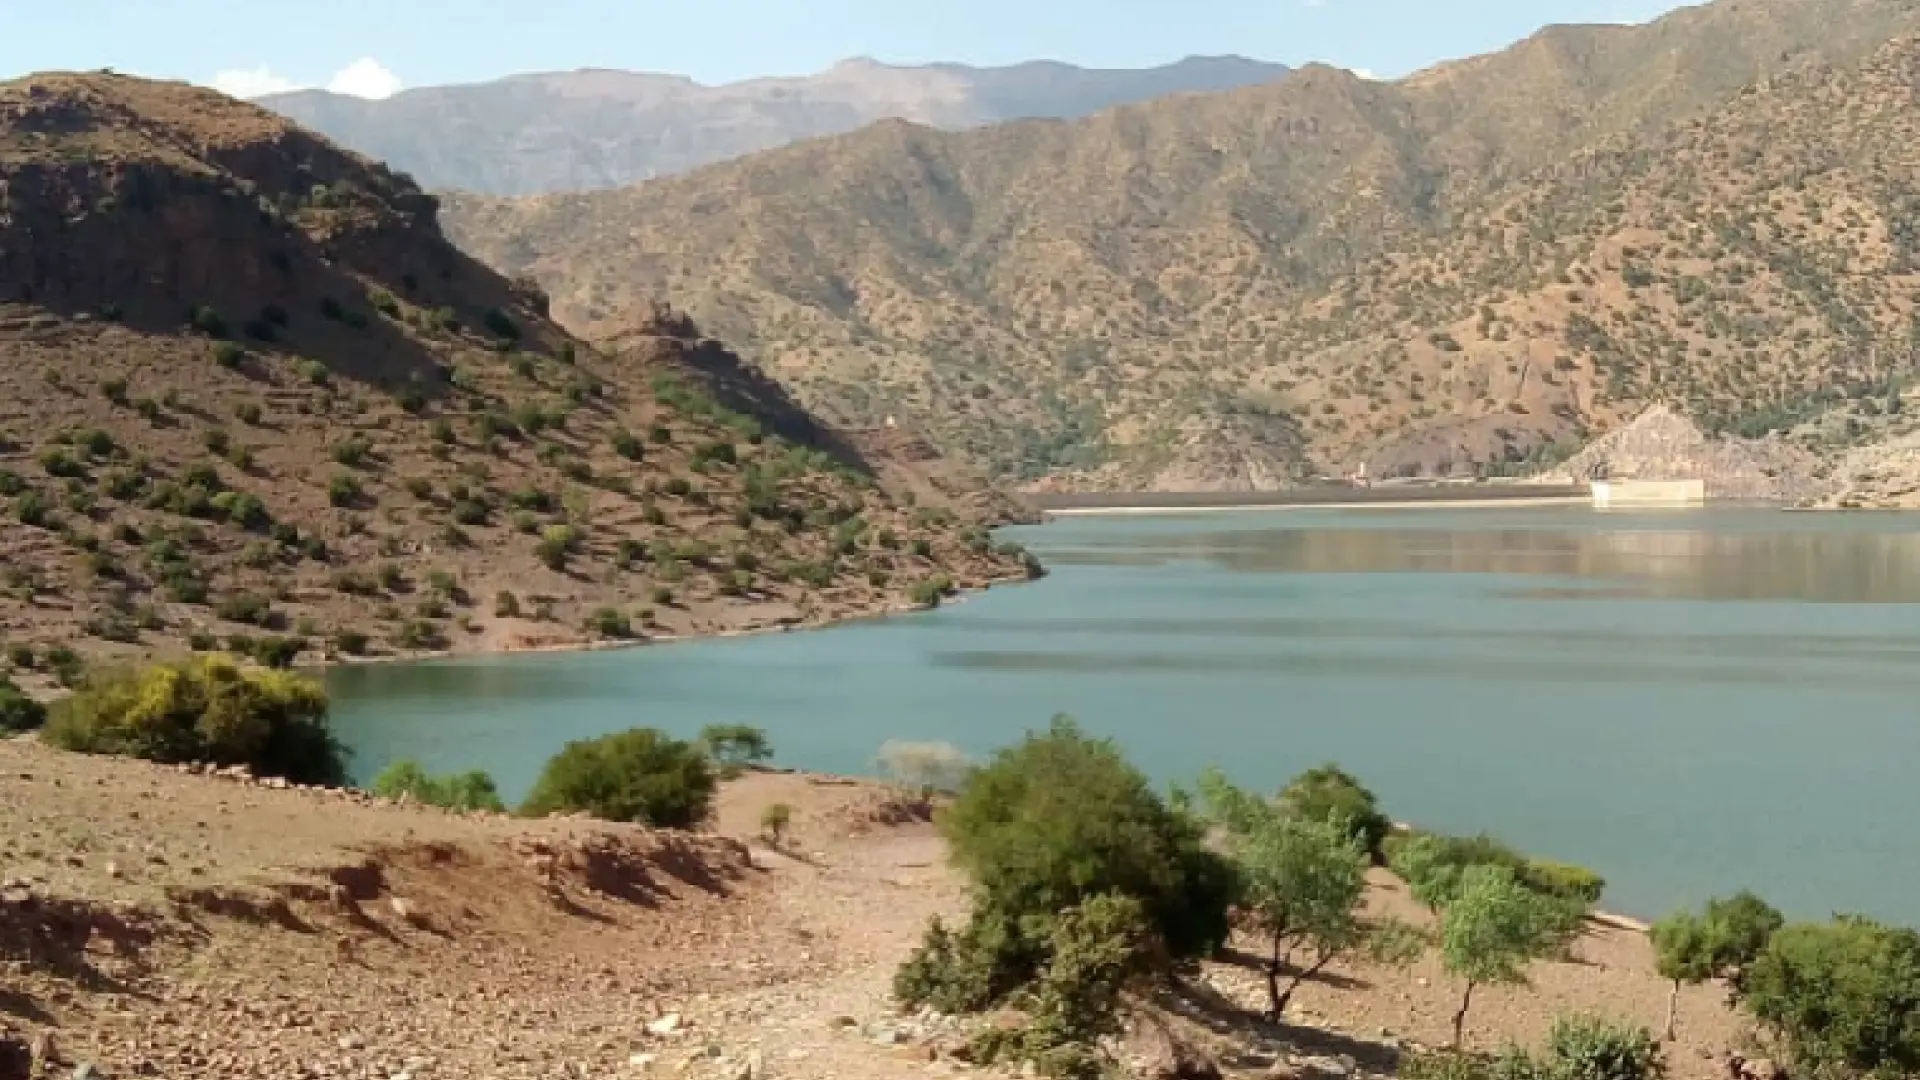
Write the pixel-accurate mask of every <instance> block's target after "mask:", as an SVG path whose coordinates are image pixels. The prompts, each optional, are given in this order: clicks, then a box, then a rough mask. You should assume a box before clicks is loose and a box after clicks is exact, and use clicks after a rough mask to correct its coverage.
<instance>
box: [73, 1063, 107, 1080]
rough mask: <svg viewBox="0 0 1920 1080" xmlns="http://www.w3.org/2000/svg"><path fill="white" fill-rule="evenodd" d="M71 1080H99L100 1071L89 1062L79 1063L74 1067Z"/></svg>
mask: <svg viewBox="0 0 1920 1080" xmlns="http://www.w3.org/2000/svg"><path fill="white" fill-rule="evenodd" d="M73 1080H100V1070H99V1069H97V1068H95V1067H94V1066H93V1064H92V1063H91V1062H81V1063H80V1064H79V1065H77V1066H75V1067H74V1070H73Z"/></svg>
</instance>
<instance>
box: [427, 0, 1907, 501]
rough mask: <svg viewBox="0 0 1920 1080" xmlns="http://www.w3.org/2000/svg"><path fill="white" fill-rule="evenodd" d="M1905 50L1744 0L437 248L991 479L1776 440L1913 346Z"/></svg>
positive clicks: (1263, 475) (1144, 476) (755, 159)
mask: <svg viewBox="0 0 1920 1080" xmlns="http://www.w3.org/2000/svg"><path fill="white" fill-rule="evenodd" d="M1916 33H1920V0H1720V2H1718V3H1714V4H1709V5H1705V6H1701V7H1694V8H1685V9H1681V10H1680V11H1678V12H1676V13H1674V14H1672V15H1669V16H1667V17H1665V18H1663V19H1660V20H1658V21H1656V22H1654V23H1652V24H1648V25H1645V26H1638V27H1612V26H1583V27H1554V28H1550V29H1548V30H1545V31H1542V32H1541V33H1539V34H1536V35H1534V36H1533V37H1531V38H1529V39H1527V40H1525V41H1523V42H1520V43H1518V44H1516V45H1515V46H1513V47H1512V48H1509V49H1506V50H1504V51H1502V52H1500V53H1497V54H1493V55H1491V56H1487V57H1478V58H1474V59H1470V60H1463V61H1458V62H1454V63H1449V64H1445V65H1441V66H1439V67H1436V68H1433V69H1429V70H1427V71H1424V72H1421V73H1419V74H1417V75H1414V76H1411V77H1408V78H1406V79H1401V80H1397V81H1394V82H1385V83H1383V82H1370V81H1366V80H1362V79H1359V78H1356V77H1354V76H1353V75H1352V74H1350V73H1348V72H1344V71H1339V70H1336V69H1333V68H1329V67H1325V66H1321V65H1311V66H1307V67H1303V68H1301V69H1299V70H1298V71H1295V72H1294V73H1293V74H1291V75H1289V76H1288V77H1287V78H1285V79H1283V80H1280V81H1278V82H1275V83H1271V84H1267V85H1262V86H1257V87H1249V88H1244V89H1240V90H1235V91H1229V92H1225V93H1217V94H1195V95H1183V96H1178V97H1172V98H1163V99H1160V100H1156V101H1152V102H1146V103H1140V104H1135V105H1129V106H1124V107H1121V108H1117V109H1112V110H1107V111H1104V112H1102V113H1099V114H1097V115H1095V116H1092V117H1088V118H1084V119H1081V120H1076V121H1070V122H1022V123H1007V124H998V125H994V126H992V127H988V128H981V129H974V130H969V131H964V132H946V131H940V130H936V129H933V128H931V127H928V126H924V125H915V124H911V123H902V122H888V123H881V124H875V125H873V126H870V127H868V128H866V129H863V130H862V131H860V132H857V133H854V134H850V135H845V136H839V137H835V138H830V139H818V140H811V141H808V142H805V143H802V144H799V145H795V146H789V147H785V148H782V149H780V150H775V151H769V152H766V153H762V154H756V155H753V156H750V157H748V158H745V159H742V160H739V161H735V162H729V163H726V164H722V165H716V166H711V167H709V168H706V169H702V170H700V171H698V172H695V173H693V174H690V175H686V176H680V177H674V178H671V179H667V180H661V181H657V182H653V183H647V184H641V185H638V186H635V187H631V188H627V189H623V190H618V191H607V192H593V193H585V194H570V195H549V196H544V197H541V198H534V199H518V200H512V199H496V198H485V197H478V196H472V195H450V196H449V197H448V199H447V201H446V208H447V218H448V225H449V231H450V235H451V236H452V237H453V239H454V241H455V242H456V243H458V244H460V245H462V246H463V247H465V248H466V249H467V250H469V251H471V252H473V253H474V254H475V255H477V256H479V257H480V258H482V259H483V260H485V261H487V262H489V263H490V264H492V265H494V266H495V267H497V268H499V269H501V270H503V271H504V272H506V273H508V274H510V275H516V276H517V275H529V276H532V277H534V278H536V279H537V280H539V281H540V282H541V284H542V285H543V286H545V287H546V288H547V289H548V290H549V292H550V294H551V297H552V300H553V312H554V315H555V316H556V317H557V318H559V319H560V320H561V321H562V322H564V323H565V324H567V325H568V326H570V327H572V328H574V329H576V330H578V331H580V332H582V333H585V334H587V335H589V336H595V335H597V334H599V333H601V332H602V331H603V330H604V329H605V328H607V327H613V326H618V325H619V324H620V323H621V322H622V321H624V320H625V319H626V318H627V315H626V312H627V311H628V310H630V309H631V308H632V307H633V306H634V304H635V303H636V302H638V301H641V300H645V299H649V298H656V297H667V298H671V300H672V301H673V302H674V303H675V304H677V305H680V306H683V307H685V308H686V309H687V310H688V311H690V312H692V313H693V314H694V315H695V317H697V318H699V319H700V320H701V321H702V325H706V326H710V327H712V328H713V329H714V331H715V332H716V333H717V334H718V335H719V336H720V337H722V338H723V339H725V340H728V341H732V342H737V343H739V344H740V345H741V346H742V347H743V350H744V352H745V354H746V355H747V356H749V357H750V358H752V359H754V360H756V361H757V362H758V363H759V364H760V365H761V366H762V367H763V369H764V370H766V371H767V372H768V373H769V374H771V375H772V376H773V377H774V378H776V379H778V380H779V381H781V382H782V383H783V384H785V385H786V386H787V387H788V388H789V389H790V390H791V391H792V392H793V393H794V394H795V396H796V397H797V398H798V399H799V400H800V401H801V402H803V403H804V404H805V405H807V406H808V407H809V408H811V409H814V410H816V411H819V412H822V413H824V414H825V415H828V416H831V417H835V418H839V419H841V420H843V421H844V422H846V423H848V424H850V425H857V426H870V425H872V424H876V423H880V422H882V421H883V420H884V418H885V417H887V416H896V417H898V418H900V420H901V421H902V422H904V423H907V424H908V425H910V426H911V427H913V428H915V429H916V430H919V431H924V432H926V433H927V435H928V437H929V438H930V439H931V440H932V441H933V442H934V443H935V444H936V445H937V446H939V447H940V448H941V449H943V450H945V451H947V452H949V453H952V454H956V455H959V456H961V457H963V458H964V459H966V460H969V461H971V462H973V463H975V464H977V465H979V466H982V467H984V468H985V469H986V470H987V471H988V472H989V473H990V474H992V475H993V476H995V477H997V478H1000V479H1002V480H1007V481H1011V482H1018V483H1028V484H1034V485H1039V486H1044V487H1046V488H1048V489H1053V490H1062V489H1064V490H1204V489H1210V488H1220V487H1241V488H1247V487H1271V486H1278V485H1280V484H1284V483H1286V482H1289V481H1290V480H1291V479H1292V478H1295V477H1299V476H1303V475H1312V474H1314V473H1319V472H1329V473H1332V472H1343V471H1347V470H1351V469H1354V468H1357V467H1358V466H1359V465H1361V464H1364V465H1366V466H1367V468H1368V471H1369V473H1370V474H1371V475H1374V476H1386V475H1419V474H1424V475H1454V474H1471V473H1473V472H1475V471H1480V470H1500V471H1512V470H1515V469H1518V468H1521V467H1523V466H1526V465H1528V464H1530V463H1540V462H1544V461H1547V460H1550V459H1552V458H1554V457H1555V456H1556V455H1560V454H1563V453H1564V452H1565V448H1567V447H1569V446H1577V445H1579V444H1581V443H1583V442H1585V441H1586V440H1587V439H1589V438H1591V437H1593V436H1594V435H1596V434H1601V433H1604V432H1606V431H1608V430H1611V429H1612V428H1614V427H1615V426H1617V425H1619V424H1622V423H1625V422H1627V421H1628V420H1630V419H1631V418H1633V417H1634V416H1636V415H1638V414H1639V413H1640V412H1641V411H1642V410H1643V409H1644V408H1645V407H1646V406H1648V405H1649V404H1652V403H1655V402H1661V401H1665V402H1670V403H1672V404H1673V406H1674V407H1675V408H1676V409H1677V410H1679V411H1682V412H1683V413H1685V415H1687V416H1688V417H1690V418H1692V419H1693V420H1694V421H1696V422H1698V423H1699V424H1700V425H1701V426H1702V427H1703V428H1704V429H1706V430H1707V431H1709V432H1711V433H1719V432H1723V431H1730V432H1736V433H1741V434H1760V433H1764V432H1766V431H1769V430H1775V429H1777V428H1779V426H1780V425H1782V424H1788V423H1791V422H1793V421H1794V420H1795V419H1796V418H1798V417H1801V416H1804V415H1806V414H1807V412H1808V410H1810V409H1812V408H1814V407H1815V406H1817V405H1818V404H1819V403H1820V402H1821V401H1823V400H1824V399H1823V398H1821V397H1820V396H1819V395H1822V394H1832V393H1842V394H1845V395H1847V396H1849V397H1852V396H1858V395H1863V394H1864V395H1869V396H1879V397H1884V396H1885V392H1886V383H1887V381H1888V380H1889V379H1891V378H1895V377H1896V376H1898V375H1899V374H1900V372H1901V371H1902V370H1905V368H1904V367H1903V365H1905V364H1906V361H1907V359H1908V358H1909V357H1910V356H1911V354H1912V353H1911V350H1912V347H1913V345H1914V343H1916V342H1920V331H1917V330H1915V329H1914V327H1920V321H1911V320H1910V315H1912V314H1913V313H1915V312H1920V291H1916V290H1920V274H1916V273H1915V271H1914V270H1913V268H1914V267H1916V266H1920V230H1916V227H1915V226H1914V224H1913V222H1914V221H1915V220H1917V218H1916V215H1917V214H1920V182H1916V180H1915V178H1916V177H1920V164H1916V159H1915V157H1914V154H1915V153H1916V151H1915V150H1914V149H1913V148H1914V147H1915V146H1920V138H1916V136H1915V132H1914V125H1915V124H1916V122H1920V121H1916V119H1915V118H1916V117H1920V108H1916V101H1917V100H1920V92H1917V91H1916V89H1915V88H1916V87H1920V75H1916V74H1915V70H1916V67H1917V66H1920V41H1917V40H1915V39H1914V38H1913V37H1911V35H1914V34H1916Z"/></svg>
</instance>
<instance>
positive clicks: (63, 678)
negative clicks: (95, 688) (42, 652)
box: [46, 645, 87, 688]
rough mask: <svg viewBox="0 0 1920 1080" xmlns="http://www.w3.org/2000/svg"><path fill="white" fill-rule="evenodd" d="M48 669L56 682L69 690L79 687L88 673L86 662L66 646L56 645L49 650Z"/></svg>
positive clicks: (47, 657)
mask: <svg viewBox="0 0 1920 1080" xmlns="http://www.w3.org/2000/svg"><path fill="white" fill-rule="evenodd" d="M46 668H47V670H48V671H51V672H53V677H54V681H56V682H58V683H59V684H60V685H61V686H65V687H69V688H71V687H73V686H76V685H78V684H79V682H80V679H81V678H82V677H83V676H84V675H85V674H86V672H87V664H86V661H84V660H82V659H80V654H79V653H77V652H74V651H73V650H72V649H70V648H68V647H67V646H65V645H55V646H54V647H53V648H51V649H48V650H47V656H46Z"/></svg>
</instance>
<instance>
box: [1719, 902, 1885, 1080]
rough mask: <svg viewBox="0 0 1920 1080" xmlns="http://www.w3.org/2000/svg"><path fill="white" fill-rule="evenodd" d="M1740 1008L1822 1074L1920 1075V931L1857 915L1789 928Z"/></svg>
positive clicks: (1770, 948) (1756, 966)
mask: <svg viewBox="0 0 1920 1080" xmlns="http://www.w3.org/2000/svg"><path fill="white" fill-rule="evenodd" d="M1740 992H1741V1004H1743V1005H1744V1006H1745V1007H1746V1008H1747V1010H1748V1011H1749V1012H1751V1013H1752V1014H1753V1016H1754V1018H1755V1019H1756V1020H1758V1021H1760V1023H1761V1024H1762V1025H1764V1026H1765V1027H1766V1028H1767V1029H1768V1030H1769V1031H1771V1032H1772V1033H1773V1034H1774V1035H1775V1036H1776V1037H1777V1038H1779V1039H1780V1041H1781V1042H1782V1043H1783V1044H1784V1045H1785V1046H1786V1047H1787V1048H1788V1050H1789V1051H1790V1052H1791V1054H1792V1056H1793V1059H1794V1061H1795V1062H1796V1063H1797V1064H1799V1065H1800V1066H1801V1067H1803V1068H1804V1069H1806V1070H1807V1071H1808V1072H1810V1073H1814V1074H1816V1075H1849V1074H1852V1075H1858V1074H1863V1073H1875V1074H1878V1075H1885V1076H1912V1075H1914V1074H1915V1073H1916V1072H1920V934H1917V933H1915V932H1914V931H1912V930H1908V929H1905V928H1902V927H1891V926H1883V925H1881V924H1880V923H1877V922H1874V921H1873V920H1871V919H1865V918H1861V917H1859V916H1841V917H1839V918H1836V919H1834V920H1832V921H1831V922H1827V923H1798V924H1794V925H1791V926H1785V927H1782V928H1781V929H1780V930H1779V931H1778V932H1776V933H1775V934H1774V935H1773V936H1772V938H1771V939H1770V940H1769V941H1768V943H1767V947H1766V949H1765V951H1763V952H1762V953H1761V954H1760V956H1759V958H1758V959H1757V960H1755V961H1754V962H1753V965H1752V966H1751V967H1750V968H1748V969H1747V971H1746V972H1745V974H1744V975H1743V976H1742V978H1741V983H1740Z"/></svg>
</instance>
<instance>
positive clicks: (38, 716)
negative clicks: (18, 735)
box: [0, 675, 47, 732]
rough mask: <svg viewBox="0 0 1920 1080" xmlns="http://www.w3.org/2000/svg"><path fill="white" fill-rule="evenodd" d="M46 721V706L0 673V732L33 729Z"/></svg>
mask: <svg viewBox="0 0 1920 1080" xmlns="http://www.w3.org/2000/svg"><path fill="white" fill-rule="evenodd" d="M46 722H47V708H46V706H44V705H42V704H40V703H39V702H37V701H35V700H33V699H32V698H30V697H28V696H27V695H26V692H25V691H23V690H21V689H20V688H19V687H18V686H16V685H14V682H13V680H12V679H9V678H7V677H6V676H5V675H0V732H14V731H34V730H37V729H38V728H39V727H40V726H41V725H42V724H44V723H46Z"/></svg>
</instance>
